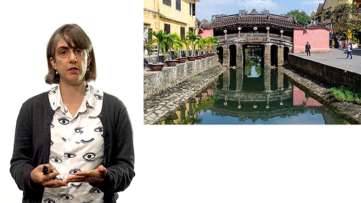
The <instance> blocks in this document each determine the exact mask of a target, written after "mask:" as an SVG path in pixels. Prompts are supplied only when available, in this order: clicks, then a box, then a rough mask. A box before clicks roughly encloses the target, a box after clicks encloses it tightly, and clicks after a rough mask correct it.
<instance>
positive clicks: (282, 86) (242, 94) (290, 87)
mask: <svg viewBox="0 0 361 203" xmlns="http://www.w3.org/2000/svg"><path fill="white" fill-rule="evenodd" d="M260 60H261V59H260V58H259V57H258V59H257V58H252V59H249V60H246V62H245V65H244V68H243V67H238V68H235V69H229V70H228V71H226V72H224V73H223V75H221V76H220V77H218V78H217V80H215V81H214V83H213V84H211V85H210V86H209V87H207V88H205V89H204V90H203V91H202V92H201V93H200V94H199V95H197V96H196V97H194V98H192V99H190V100H189V101H188V102H187V103H186V104H185V105H183V106H180V107H179V108H178V111H177V112H175V113H173V114H172V115H170V116H169V117H168V118H166V119H165V120H164V121H162V122H161V124H198V125H199V124H249V125H251V124H348V123H350V121H348V120H346V119H345V118H343V117H342V116H340V115H338V114H336V113H335V112H333V111H332V110H331V109H328V108H326V107H325V106H324V105H322V104H321V103H320V102H319V101H317V100H316V99H314V98H312V97H310V96H309V95H307V94H306V93H305V92H304V91H302V90H301V89H300V88H298V87H297V86H296V85H294V84H293V83H292V82H290V81H289V80H288V78H287V76H285V75H284V74H283V73H279V72H278V70H277V69H275V70H271V69H269V68H264V67H263V65H262V63H261V61H262V60H261V61H260Z"/></svg>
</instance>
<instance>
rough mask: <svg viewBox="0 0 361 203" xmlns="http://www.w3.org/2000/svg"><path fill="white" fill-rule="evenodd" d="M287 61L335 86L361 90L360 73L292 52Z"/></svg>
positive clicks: (294, 66)
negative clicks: (304, 57) (305, 57)
mask: <svg viewBox="0 0 361 203" xmlns="http://www.w3.org/2000/svg"><path fill="white" fill-rule="evenodd" d="M288 63H289V65H290V66H291V67H292V68H294V69H296V70H299V71H301V72H303V73H305V74H307V75H309V76H311V77H313V78H316V79H318V80H319V81H322V82H325V83H328V84H330V85H333V86H335V87H338V86H346V87H350V88H352V89H354V90H355V91H358V92H361V75H359V74H357V73H354V72H351V71H346V70H343V69H341V68H337V67H334V66H330V65H326V64H322V63H319V62H316V61H312V60H307V59H303V58H301V57H298V56H295V55H292V54H290V55H289V56H288Z"/></svg>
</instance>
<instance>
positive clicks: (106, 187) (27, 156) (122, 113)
mask: <svg viewBox="0 0 361 203" xmlns="http://www.w3.org/2000/svg"><path fill="white" fill-rule="evenodd" d="M54 113H55V111H53V110H52V108H51V106H50V103H49V98H48V92H44V93H42V94H39V95H37V96H35V97H32V98H30V99H29V100H27V101H26V102H25V103H24V104H23V106H22V107H21V110H20V113H19V116H18V119H17V123H16V130H15V141H14V151H13V156H12V159H11V161H10V164H11V166H10V173H11V175H12V177H13V178H14V180H15V182H16V184H17V185H18V187H19V189H20V190H22V191H23V203H30V202H31V203H35V202H38V203H41V199H42V196H43V191H44V187H43V186H41V185H39V184H37V183H34V182H33V181H32V180H31V179H30V173H31V171H32V170H33V169H34V168H35V167H37V166H38V165H41V164H47V163H49V156H50V124H51V121H52V119H53V115H54ZM99 118H100V120H101V122H102V124H103V138H104V159H103V162H102V165H103V166H104V167H105V168H106V169H107V174H106V176H105V179H104V181H103V182H102V183H101V184H91V185H92V186H94V187H98V188H99V189H100V190H101V191H103V192H104V202H105V203H108V202H111V203H115V202H116V199H117V198H118V194H117V192H119V191H123V190H125V189H126V188H127V187H128V186H129V185H130V182H131V181H132V179H133V177H134V176H135V172H134V148H133V132H132V127H131V123H130V120H129V116H128V113H127V109H126V107H125V106H124V104H123V103H122V102H121V101H120V100H119V99H118V98H116V97H114V96H112V95H110V94H107V93H105V92H104V97H103V107H102V110H101V113H100V114H99Z"/></svg>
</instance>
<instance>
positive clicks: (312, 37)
mask: <svg viewBox="0 0 361 203" xmlns="http://www.w3.org/2000/svg"><path fill="white" fill-rule="evenodd" d="M329 33H330V30H329V29H327V28H308V29H307V30H305V29H294V30H293V53H300V52H301V51H302V52H305V46H306V43H307V42H308V43H309V44H311V52H328V51H330V47H329Z"/></svg>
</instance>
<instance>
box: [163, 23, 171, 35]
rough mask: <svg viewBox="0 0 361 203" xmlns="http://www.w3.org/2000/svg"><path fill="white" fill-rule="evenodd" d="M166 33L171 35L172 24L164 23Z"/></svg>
mask: <svg viewBox="0 0 361 203" xmlns="http://www.w3.org/2000/svg"><path fill="white" fill-rule="evenodd" d="M164 32H165V33H167V34H170V24H166V23H164Z"/></svg>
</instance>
